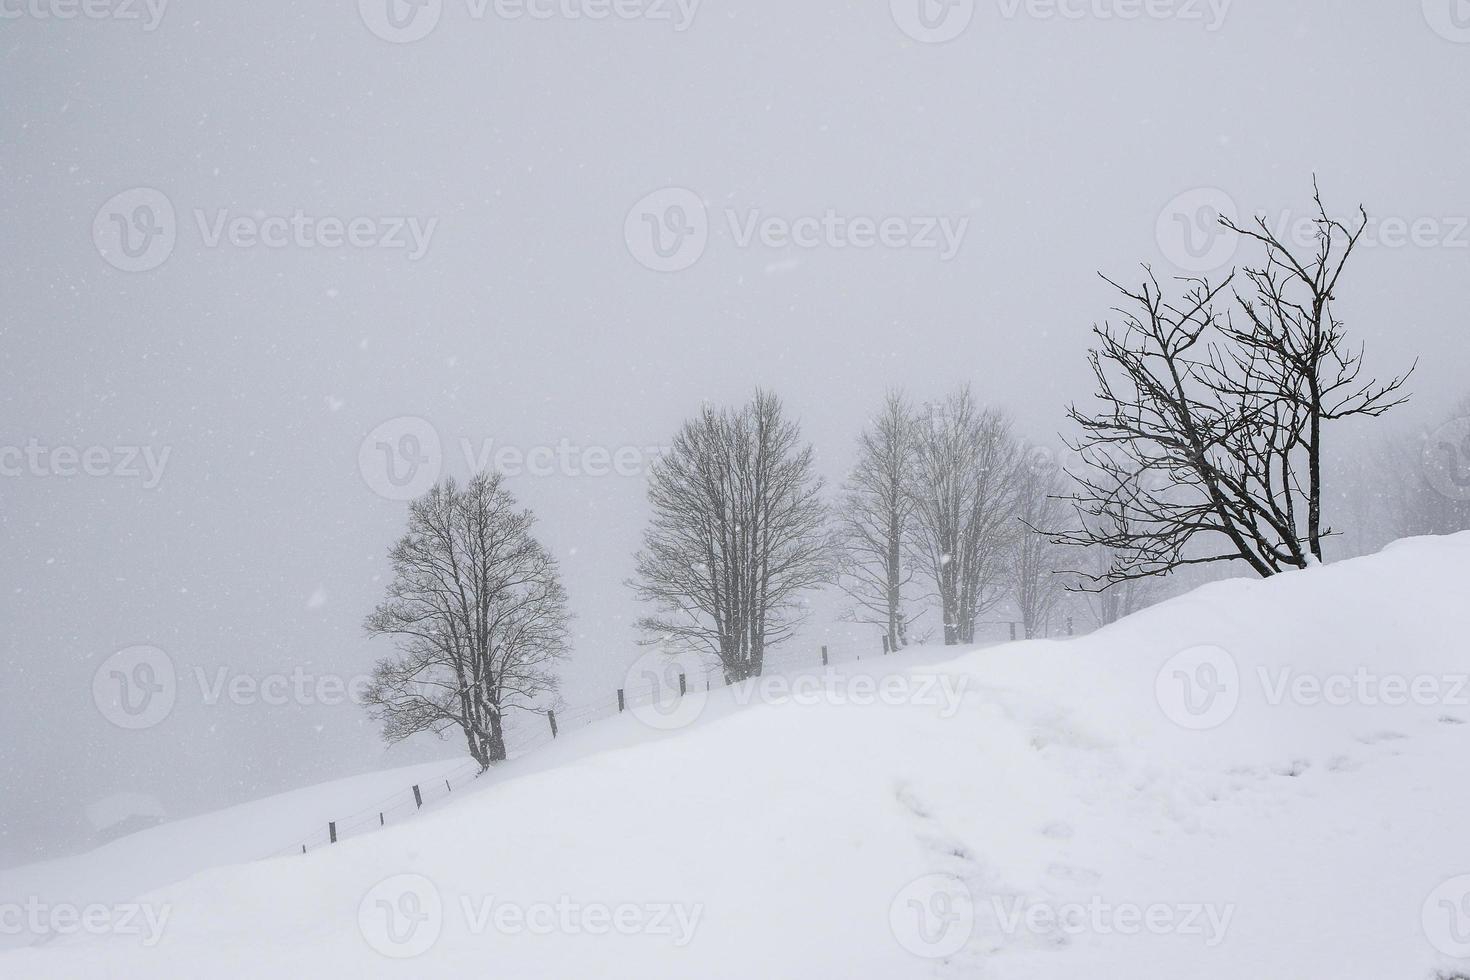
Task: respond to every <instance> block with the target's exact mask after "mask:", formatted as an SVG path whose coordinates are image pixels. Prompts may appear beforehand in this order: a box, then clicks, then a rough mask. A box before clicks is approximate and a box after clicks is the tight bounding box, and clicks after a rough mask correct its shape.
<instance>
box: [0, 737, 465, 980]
mask: <svg viewBox="0 0 1470 980" xmlns="http://www.w3.org/2000/svg"><path fill="white" fill-rule="evenodd" d="M463 770H464V760H463V759H450V760H443V761H439V762H427V763H421V764H419V765H414V766H402V767H398V768H395V769H387V770H383V771H380V772H371V773H364V774H362V775H359V776H350V777H348V778H345V779H335V780H332V781H331V782H327V783H321V784H319V785H317V786H309V787H307V788H305V789H299V790H294V791H291V792H288V793H279V794H276V795H274V796H268V797H265V798H264V799H259V800H254V801H252V802H250V803H246V804H242V805H240V806H235V807H230V808H229V809H226V810H220V811H217V812H214V813H206V814H203V815H201V816H197V817H190V818H187V819H183V820H176V821H172V822H170V823H165V824H162V825H160V826H157V827H152V828H149V829H147V830H143V831H140V832H138V833H135V834H129V835H128V836H126V837H121V838H119V839H118V840H115V841H111V842H109V843H107V844H105V845H103V846H102V847H99V848H96V849H95V850H92V851H88V852H86V853H84V854H76V855H71V856H68V857H64V858H58V859H56V860H52V861H43V862H40V863H38V864H30V865H25V866H23V867H16V868H7V869H4V870H0V908H5V907H7V906H12V905H16V904H24V903H25V902H26V901H27V900H29V899H32V898H35V899H37V900H40V901H43V902H45V903H47V904H48V905H58V904H60V905H79V906H84V905H88V904H92V903H117V902H123V901H126V900H128V899H131V898H134V897H136V896H138V895H140V894H143V893H144V892H148V891H151V890H153V889H155V888H158V887H160V886H163V885H168V884H173V883H174V882H177V881H181V880H183V879H184V878H187V877H189V876H190V875H193V874H196V873H198V872H200V871H203V870H205V869H207V868H213V867H218V866H221V865H227V864H241V863H244V862H247V861H255V860H258V859H260V858H262V857H265V856H267V855H270V854H279V853H283V852H286V851H289V850H292V849H293V845H294V844H297V843H299V842H301V841H303V840H306V839H307V838H308V837H309V836H311V835H312V834H314V833H321V828H322V821H324V820H329V819H331V818H332V817H340V816H342V815H346V814H350V813H354V812H356V811H358V810H361V809H363V808H365V807H369V806H372V805H374V804H376V803H377V802H379V801H381V800H383V799H384V798H386V797H389V796H391V795H393V794H401V793H402V792H403V791H404V790H405V788H406V787H410V786H412V785H414V784H415V783H424V784H426V785H427V784H434V786H435V792H436V794H438V795H442V794H439V793H438V786H437V782H438V780H439V779H441V778H442V777H444V776H447V775H450V774H451V773H461V772H462V771H463ZM5 926H6V923H5V921H4V917H3V915H0V950H3V949H5V948H7V947H12V946H23V945H30V944H31V943H33V942H34V941H35V940H36V939H37V938H38V937H37V936H36V935H34V934H33V933H32V932H31V931H30V930H29V929H26V930H7V929H6V927H5ZM5 976H6V974H5V973H4V972H0V977H5Z"/></svg>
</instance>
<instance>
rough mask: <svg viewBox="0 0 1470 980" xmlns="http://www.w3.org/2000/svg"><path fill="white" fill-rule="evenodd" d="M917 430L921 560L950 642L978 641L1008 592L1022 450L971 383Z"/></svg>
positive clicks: (915, 550)
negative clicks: (978, 627) (980, 623)
mask: <svg viewBox="0 0 1470 980" xmlns="http://www.w3.org/2000/svg"><path fill="white" fill-rule="evenodd" d="M917 431H918V433H919V438H918V446H917V450H916V455H915V465H914V469H913V480H912V482H911V484H910V496H911V498H912V500H913V506H914V510H913V527H914V533H913V541H912V544H911V546H910V547H911V550H912V554H913V562H914V565H915V567H917V568H918V569H919V570H920V571H921V572H922V574H923V575H924V576H925V577H926V578H927V579H928V581H929V582H930V584H931V586H932V590H933V591H932V594H933V597H934V598H935V599H936V600H937V603H938V606H939V610H940V614H941V615H942V617H943V624H944V642H945V644H946V645H951V646H952V645H955V644H960V643H973V642H974V641H975V623H976V621H977V620H978V619H979V617H980V616H981V615H982V614H983V613H985V612H986V611H987V610H989V609H990V608H991V607H993V606H994V605H995V604H996V603H997V602H999V601H1000V600H1001V599H1003V598H1004V597H1005V592H1006V585H1007V582H1006V572H1007V564H1008V559H1009V554H1010V548H1011V543H1012V541H1013V539H1014V537H1015V535H1016V533H1017V525H1016V523H1015V513H1016V469H1017V460H1018V456H1019V453H1018V450H1017V446H1016V442H1015V440H1014V439H1013V438H1012V436H1011V425H1010V421H1009V420H1008V419H1007V418H1006V417H1005V415H1003V414H1002V413H1000V412H999V411H996V410H994V409H988V408H982V407H981V406H980V405H979V404H978V403H977V402H976V401H975V397H974V395H973V394H972V393H971V391H970V389H969V387H968V386H966V387H963V388H961V389H959V390H958V391H956V392H954V393H953V394H951V395H950V396H948V397H947V398H946V399H945V400H944V402H943V404H941V405H938V406H932V407H931V408H930V410H929V412H928V417H927V419H925V420H924V421H923V422H922V423H921V424H920V425H919V427H918V429H917Z"/></svg>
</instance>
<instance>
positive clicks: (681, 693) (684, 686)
mask: <svg viewBox="0 0 1470 980" xmlns="http://www.w3.org/2000/svg"><path fill="white" fill-rule="evenodd" d="M688 691H689V685H688V684H686V683H685V682H684V675H683V674H680V675H679V697H681V698H682V697H683V696H684V695H685V694H687V693H688Z"/></svg>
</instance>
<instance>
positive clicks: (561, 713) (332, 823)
mask: <svg viewBox="0 0 1470 980" xmlns="http://www.w3.org/2000/svg"><path fill="white" fill-rule="evenodd" d="M976 626H977V627H981V628H983V629H984V630H985V632H986V633H987V634H989V635H987V636H985V637H984V639H986V640H999V641H1004V640H1015V639H1017V638H1018V637H1017V632H1018V629H1019V624H1017V623H1014V622H1008V621H998V622H997V621H991V622H984V623H977V624H976ZM981 639H982V637H981V636H979V635H977V636H976V640H977V641H979V640H981ZM889 652H890V651H889V648H888V638H887V636H886V635H885V636H883V637H882V642H881V647H880V648H877V649H869V650H867V651H863V650H850V651H834V650H833V649H832V648H831V647H829V646H822V647H820V648H819V649H818V650H817V651H815V652H814V651H813V650H811V649H810V648H787V649H784V650H782V649H777V650H774V651H768V652H767V654H766V656H765V660H764V664H763V672H764V673H771V674H776V673H780V674H802V673H810V672H813V671H818V670H822V669H825V668H827V667H832V666H839V665H843V664H853V663H861V662H863V660H864V659H866V660H869V661H875V660H878V659H881V658H882V657H884V656H887V655H888V653H889ZM725 686H726V684H725V679H724V676H723V674H721V673H720V672H719V671H718V670H717V669H713V670H706V671H705V672H704V673H703V674H695V675H694V676H692V677H691V676H690V675H689V674H688V673H681V674H679V675H678V679H677V684H676V685H675V684H668V685H665V684H663V683H661V681H660V679H659V678H657V677H655V678H652V679H651V682H650V683H649V685H648V687H647V688H639V689H629V688H627V687H624V688H619V689H618V690H617V691H615V692H614V693H612V694H609V695H607V696H605V697H601V698H597V699H594V700H592V701H588V702H585V703H583V704H579V705H576V706H573V707H567V706H565V705H563V706H560V707H557V708H549V709H545V710H541V711H535V712H529V713H527V717H528V720H530V719H534V721H533V723H532V724H530V725H524V724H517V725H514V726H512V727H508V728H507V729H506V731H505V745H506V757H507V759H519V758H522V757H524V756H525V755H527V754H528V753H531V752H534V751H535V750H537V749H539V748H542V747H544V746H546V745H549V744H550V743H551V742H553V741H555V740H556V739H557V738H558V737H560V736H561V735H562V734H565V733H566V732H568V731H572V730H575V729H581V728H585V727H587V726H589V725H591V724H592V723H593V722H596V721H601V720H604V719H606V718H611V717H613V716H614V715H617V714H620V713H622V712H625V711H631V710H633V709H636V708H641V707H644V706H646V705H652V704H659V703H663V702H664V701H666V700H668V699H669V698H672V697H681V696H683V695H684V694H686V693H687V692H688V691H689V690H693V689H695V688H696V687H697V688H699V689H702V690H705V691H710V690H714V689H716V688H720V687H725ZM482 774H483V773H482V771H481V769H480V766H479V764H478V763H476V762H472V761H471V762H465V763H464V764H463V765H461V766H459V767H457V768H455V769H453V770H451V771H449V772H448V773H446V774H444V775H442V776H437V777H435V778H433V779H428V780H424V781H422V782H419V783H416V784H414V785H413V786H410V787H407V788H405V789H403V790H401V791H399V792H397V793H394V794H392V795H391V796H387V797H384V798H383V799H381V800H379V801H378V802H377V803H374V804H373V805H371V806H368V807H364V808H363V809H361V810H358V811H356V812H355V813H350V814H347V815H346V816H341V817H337V818H335V819H328V820H325V821H323V822H322V823H321V824H320V825H319V826H318V828H317V830H316V831H315V832H313V833H309V834H307V835H305V836H304V837H302V838H298V839H297V840H295V841H293V842H292V843H291V844H289V845H288V846H286V847H283V848H280V849H278V850H276V851H273V852H272V853H271V854H270V855H268V856H269V857H285V856H288V855H292V854H298V855H299V854H306V853H307V852H309V851H313V850H316V849H318V848H321V847H329V846H331V845H332V844H335V843H337V842H338V841H343V840H347V839H349V838H353V837H360V836H362V835H364V834H370V833H372V832H374V831H377V830H380V829H382V828H384V827H386V826H388V825H389V824H397V823H402V822H404V821H405V820H409V819H412V818H413V817H415V816H417V815H418V814H420V813H422V812H423V811H424V810H430V809H434V808H436V807H438V806H440V805H442V804H443V803H444V802H446V801H447V800H450V799H452V798H453V796H454V793H455V791H456V790H463V789H464V788H465V787H467V786H469V785H470V784H472V783H473V782H474V781H475V780H476V779H478V778H479V777H480V776H481V775H482Z"/></svg>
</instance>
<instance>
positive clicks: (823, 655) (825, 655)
mask: <svg viewBox="0 0 1470 980" xmlns="http://www.w3.org/2000/svg"><path fill="white" fill-rule="evenodd" d="M822 666H823V667H825V666H827V648H826V647H822Z"/></svg>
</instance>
